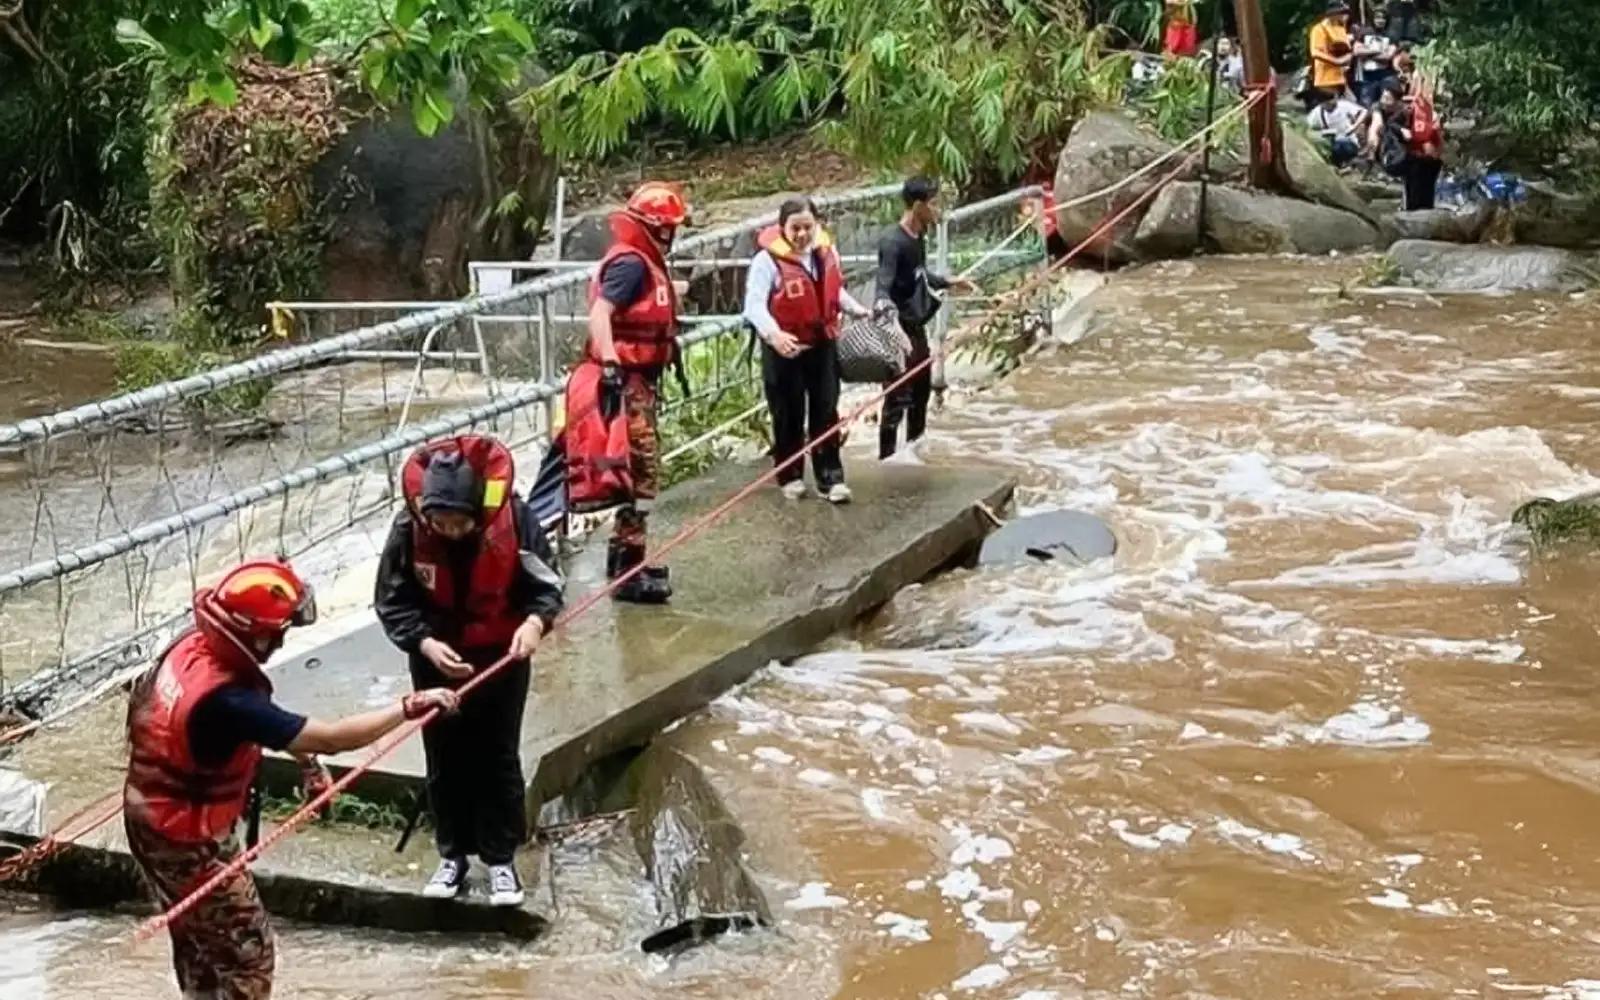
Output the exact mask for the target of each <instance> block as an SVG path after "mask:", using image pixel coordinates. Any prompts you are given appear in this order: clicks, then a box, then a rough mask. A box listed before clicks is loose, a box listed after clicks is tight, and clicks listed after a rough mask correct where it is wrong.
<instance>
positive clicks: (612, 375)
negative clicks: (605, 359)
mask: <svg viewBox="0 0 1600 1000" xmlns="http://www.w3.org/2000/svg"><path fill="white" fill-rule="evenodd" d="M622 389H623V378H622V369H621V368H619V367H618V366H616V365H614V364H608V365H606V366H605V368H604V369H602V370H601V373H600V416H602V417H604V418H605V419H607V420H613V419H615V418H616V417H617V415H618V414H620V413H621V412H622Z"/></svg>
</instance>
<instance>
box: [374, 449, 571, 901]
mask: <svg viewBox="0 0 1600 1000" xmlns="http://www.w3.org/2000/svg"><path fill="white" fill-rule="evenodd" d="M512 473H513V470H512V464H511V452H510V451H508V450H507V449H506V447H505V445H503V444H501V443H500V442H498V441H496V440H495V439H493V438H490V437H484V436H480V435H474V434H469V435H462V436H461V437H456V438H450V439H447V440H444V441H437V442H434V443H433V444H429V445H424V446H423V447H421V448H419V449H417V451H416V452H414V453H413V454H412V455H411V457H410V458H409V459H408V460H407V461H406V464H405V467H404V468H403V469H402V470H401V473H400V487H401V492H402V493H403V494H404V495H405V509H404V510H403V511H401V513H400V514H399V515H397V516H396V517H395V521H394V526H393V528H392V529H391V530H390V532H389V540H388V542H387V543H386V544H385V545H384V548H383V556H382V557H381V559H380V560H379V564H378V580H377V593H376V599H375V605H376V608H377V612H378V620H379V621H380V622H382V623H383V630H384V632H385V633H386V634H387V635H388V636H389V641H390V642H392V643H394V644H395V645H396V646H398V647H400V648H401V649H402V650H404V651H405V652H406V653H407V654H408V655H409V656H410V667H411V682H412V684H413V685H414V686H415V687H416V689H417V690H418V691H426V690H430V689H438V688H448V687H454V686H457V685H460V684H462V683H464V682H465V681H466V680H467V679H468V678H470V677H472V675H473V674H474V673H475V672H476V671H477V670H479V669H482V668H484V667H487V666H490V665H491V664H493V663H495V662H497V661H499V660H500V659H502V658H503V657H505V656H506V655H508V654H509V655H511V656H513V657H515V660H514V661H513V662H512V663H509V664H507V665H506V666H504V667H502V668H501V669H500V670H499V671H498V672H497V673H495V674H494V675H493V676H492V677H489V678H487V679H486V680H485V681H484V682H483V683H482V684H481V685H480V686H479V687H476V688H474V689H473V690H472V691H471V692H470V693H469V694H468V695H467V696H466V697H465V698H463V699H462V701H461V710H460V712H458V713H457V714H456V715H454V716H451V717H450V718H448V719H440V720H439V721H438V722H436V723H434V724H433V725H431V726H429V727H427V728H426V729H424V730H423V731H422V745H423V751H424V753H425V756H426V758H427V765H428V801H429V804H430V805H431V806H432V811H433V820H434V841H435V845H436V846H437V847H438V850H439V859H440V860H439V868H438V870H437V871H436V872H435V873H434V875H433V878H432V879H431V880H430V881H429V882H428V885H427V887H426V888H425V889H424V890H423V894H424V895H426V896H430V897H434V898H451V897H454V896H456V895H457V894H458V893H460V892H461V890H462V889H463V888H464V887H465V886H466V877H467V869H468V858H469V857H470V856H472V855H477V856H478V858H479V859H480V860H481V861H482V862H483V863H484V865H485V866H487V867H488V869H489V873H488V874H489V901H490V902H491V903H493V904H495V905H497V906H516V905H519V904H520V903H521V902H522V883H521V881H520V880H519V879H518V878H517V872H516V869H515V868H514V867H513V866H512V860H513V856H514V855H515V853H516V850H517V848H518V847H519V846H521V844H522V842H523V841H525V840H526V839H527V834H528V828H527V817H526V814H525V813H524V811H523V810H524V804H523V801H524V796H525V794H526V791H527V789H526V786H525V785H524V783H523V780H522V753H521V749H522V713H523V709H524V708H526V707H527V703H528V684H529V680H530V675H531V667H530V663H529V659H530V658H531V657H532V656H533V653H534V651H535V650H536V649H538V647H539V640H540V639H541V638H542V637H543V636H544V634H545V633H546V632H548V631H549V630H550V627H551V625H553V624H554V622H555V618H556V615H558V614H559V613H560V612H561V606H562V596H561V586H562V581H561V576H560V574H559V573H557V572H556V570H555V568H554V567H555V565H556V563H555V559H554V557H553V556H552V555H551V553H550V544H549V542H548V541H547V540H546V539H545V535H544V529H543V528H542V527H541V526H540V525H539V520H538V518H537V517H536V516H535V515H534V513H533V511H532V510H531V509H530V508H529V507H528V506H527V505H526V504H525V503H524V502H523V500H522V498H521V497H519V496H517V495H516V493H515V492H514V491H513V489H512V486H513V474H512Z"/></svg>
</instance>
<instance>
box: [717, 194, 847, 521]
mask: <svg viewBox="0 0 1600 1000" xmlns="http://www.w3.org/2000/svg"><path fill="white" fill-rule="evenodd" d="M756 242H757V245H759V246H760V248H761V249H760V251H759V252H758V253H757V254H756V255H755V257H753V258H752V259H751V261H750V272H749V276H748V278H747V280H746V282H745V289H744V318H745V321H746V322H748V323H749V324H750V325H751V327H753V328H754V329H755V332H756V336H758V337H760V338H761V343H762V344H763V347H762V349H761V382H762V386H763V388H764V389H765V390H766V395H767V408H768V409H769V410H770V411H771V412H772V460H773V462H774V463H775V464H777V465H780V466H782V465H783V463H784V462H787V461H788V460H789V459H791V458H793V457H794V455H795V454H796V453H797V452H799V451H800V449H801V448H804V447H805V445H806V442H807V440H818V439H820V438H821V437H822V435H823V434H824V433H826V432H828V431H829V430H831V429H832V428H833V426H834V425H835V424H837V423H838V422H839V350H838V345H837V341H838V338H839V316H840V313H841V312H845V313H849V314H850V315H851V316H856V317H867V316H870V315H871V310H869V309H867V308H866V307H865V306H863V305H862V304H861V303H859V302H857V301H856V300H855V299H854V298H852V297H851V295H850V293H849V292H848V291H846V290H845V287H844V274H843V271H842V270H841V269H840V267H839V254H838V251H837V250H836V249H835V248H834V245H833V237H832V235H831V234H829V233H828V231H827V230H826V229H823V228H822V226H821V224H820V223H819V222H818V221H817V211H816V207H815V206H814V205H813V204H812V202H811V200H810V199H809V198H791V199H789V200H788V201H786V202H784V203H783V205H782V206H781V207H780V208H779V209H778V224H777V225H776V226H771V227H769V228H768V229H766V230H765V231H763V232H762V233H761V234H760V236H759V237H758V238H757V241H756ZM808 433H809V435H810V438H809V439H808V438H807V434H808ZM839 452H840V440H839V435H838V434H837V433H835V434H833V435H832V436H831V437H829V438H828V439H827V440H824V441H820V442H819V443H818V444H817V446H816V447H815V448H813V449H812V451H811V474H812V476H813V478H814V479H815V480H816V484H817V493H818V494H819V495H821V496H822V497H824V498H825V499H827V500H828V501H829V502H831V503H849V502H850V487H848V486H846V485H845V482H844V463H843V461H842V460H841V459H840V457H839ZM778 485H779V486H780V487H781V488H782V489H783V495H784V496H786V497H788V498H789V499H791V500H798V499H800V498H801V497H803V496H805V494H806V483H805V467H804V464H803V463H801V462H794V463H793V464H791V465H787V466H784V467H783V468H782V470H781V471H780V472H779V473H778Z"/></svg>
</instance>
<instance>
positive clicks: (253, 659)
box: [123, 560, 457, 1000]
mask: <svg viewBox="0 0 1600 1000" xmlns="http://www.w3.org/2000/svg"><path fill="white" fill-rule="evenodd" d="M315 618H316V603H315V601H314V599H313V597H312V593H311V588H310V587H309V586H307V585H306V584H305V582H304V581H302V580H301V579H300V577H299V576H298V575H296V574H295V572H294V570H293V569H292V568H291V567H290V566H289V564H288V563H286V562H282V561H280V560H256V561H252V562H246V563H243V564H241V565H239V566H236V567H234V568H233V569H231V570H229V571H228V572H227V573H225V574H224V575H223V577H222V579H221V580H220V581H218V583H217V584H216V586H214V587H208V588H205V589H202V590H200V591H199V592H197V593H196V594H195V597H194V627H193V628H192V629H190V630H189V631H187V632H185V633H184V634H183V635H181V636H180V637H179V638H178V640H177V641H176V642H174V643H173V644H172V645H171V646H169V647H167V649H166V650H165V651H164V652H163V653H162V654H161V656H160V657H159V658H158V660H157V662H156V665H155V666H154V667H153V668H152V669H150V670H149V671H148V672H146V673H145V674H144V675H143V676H142V677H141V678H140V679H139V680H138V681H136V682H135V683H134V686H133V691H132V693H131V694H130V696H129V699H128V744H129V759H128V773H127V778H126V780H125V783H124V785H123V826H124V829H125V831H126V833H127V837H128V849H129V851H130V852H132V854H133V859H134V861H135V862H136V863H137V864H138V866H139V869H140V871H141V872H142V873H143V875H144V878H145V881H146V882H147V883H148V884H149V885H150V887H151V889H152V890H153V892H154V893H155V897H156V901H157V903H159V904H160V906H161V907H162V908H163V909H168V908H171V907H172V906H173V905H174V904H176V903H177V902H178V901H179V900H180V899H182V898H184V896H185V895H187V894H188V893H190V892H192V891H193V890H194V889H195V888H196V887H198V886H200V885H202V884H203V883H205V882H207V881H208V880H210V879H211V878H213V877H214V876H216V875H217V874H218V873H219V872H221V871H222V870H223V869H224V868H225V867H227V865H228V864H229V863H230V862H231V861H232V859H233V857H234V856H235V854H236V853H237V851H238V847H239V844H238V836H237V834H238V826H239V820H240V819H241V818H242V817H243V815H244V812H245V806H246V802H247V800H248V798H249V795H250V789H251V786H252V785H253V784H254V783H255V774H256V767H257V765H258V764H259V763H260V760H261V754H262V748H264V747H265V748H268V749H272V750H279V751H288V752H289V753H292V754H294V755H295V756H296V757H299V758H300V759H301V763H302V766H303V768H304V769H305V773H306V778H307V782H306V783H307V786H308V788H307V795H308V797H309V796H311V795H314V794H316V793H317V792H318V791H320V790H321V787H323V786H324V783H325V782H326V778H327V772H326V771H324V770H323V769H322V768H321V766H320V765H319V764H317V763H316V761H315V757H314V755H316V754H329V753H343V752H345V751H348V750H355V749H357V748H359V747H364V746H366V745H368V744H370V743H372V742H374V741H376V740H377V739H379V738H380V737H382V736H384V735H385V734H387V733H389V732H390V731H391V730H393V729H395V728H396V727H398V726H399V725H400V724H401V723H403V722H404V721H405V720H407V719H416V718H420V717H421V716H422V715H424V714H426V713H427V712H429V711H431V710H433V709H439V710H441V711H445V712H453V711H455V708H456V701H457V699H456V696H455V694H454V693H453V692H450V691H418V692H414V693H412V694H409V695H406V696H405V697H404V698H402V699H401V700H399V701H397V702H396V703H395V704H394V705H392V706H390V707H388V708H383V709H378V710H377V711H373V712H364V713H362V714H360V715H352V716H347V717H345V718H342V719H338V720H335V721H332V722H325V721H321V720H318V719H308V718H306V717H305V716H302V715H297V714H295V713H293V712H289V711H286V710H285V709H283V708H280V707H279V706H278V705H277V704H276V703H274V702H273V700H272V683H271V682H270V681H269V680H268V679H267V675H266V673H265V672H264V670H263V667H264V666H265V664H266V662H267V660H268V659H270V658H271V656H272V654H273V653H275V652H277V650H278V648H279V647H280V646H282V644H283V638H284V634H285V633H286V632H288V630H289V629H290V628H291V627H293V626H296V625H307V624H310V623H311V622H312V621H313V620H315ZM168 933H169V934H170V936H171V938H172V964H173V968H174V971H175V972H176V974H177V980H178V988H179V989H180V990H182V991H183V995H184V996H186V997H225V998H228V1000H265V998H266V997H268V996H270V995H271V992H272V975H273V966H274V961H275V959H274V948H273V940H272V930H271V927H270V926H269V925H268V922H267V914H266V911H265V910H264V909H263V908H262V905H261V897H260V895H259V894H258V893H257V892H256V885H255V880H254V879H253V878H252V877H251V875H250V873H249V872H248V871H242V872H240V873H239V874H237V875H236V876H234V877H233V878H231V879H229V880H227V881H225V882H223V883H222V884H221V885H220V886H219V887H218V888H217V889H216V890H215V891H213V892H211V893H210V894H208V895H207V896H206V897H205V898H203V899H202V900H200V901H199V903H198V904H197V905H196V906H195V907H194V909H192V910H190V911H189V912H188V913H187V914H186V915H185V916H184V917H183V918H182V919H179V920H175V921H173V922H172V923H171V924H170V925H169V927H168Z"/></svg>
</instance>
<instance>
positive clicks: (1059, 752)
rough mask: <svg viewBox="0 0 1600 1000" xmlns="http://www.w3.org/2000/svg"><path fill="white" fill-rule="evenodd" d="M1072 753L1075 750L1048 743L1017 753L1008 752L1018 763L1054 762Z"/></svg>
mask: <svg viewBox="0 0 1600 1000" xmlns="http://www.w3.org/2000/svg"><path fill="white" fill-rule="evenodd" d="M1072 755H1073V751H1071V750H1069V749H1067V748H1066V747H1058V746H1055V745H1054V744H1048V743H1047V744H1045V745H1044V746H1038V747H1029V748H1028V749H1026V750H1018V751H1017V752H1016V753H1013V754H1007V756H1008V757H1009V758H1010V759H1011V760H1014V761H1016V762H1017V763H1018V764H1053V763H1055V762H1056V761H1058V760H1062V759H1064V758H1067V757H1071V756H1072Z"/></svg>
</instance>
